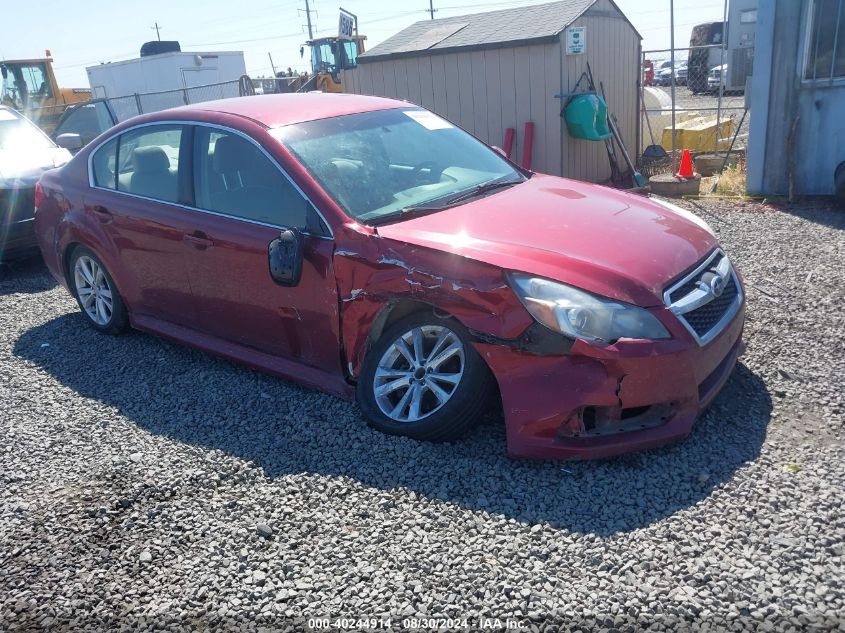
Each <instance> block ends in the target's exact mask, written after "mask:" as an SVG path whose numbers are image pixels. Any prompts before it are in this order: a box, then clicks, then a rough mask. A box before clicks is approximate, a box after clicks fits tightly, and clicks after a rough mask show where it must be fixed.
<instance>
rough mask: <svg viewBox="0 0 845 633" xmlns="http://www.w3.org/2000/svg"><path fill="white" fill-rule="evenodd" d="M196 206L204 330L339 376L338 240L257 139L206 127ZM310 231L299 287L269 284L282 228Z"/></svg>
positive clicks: (200, 136) (190, 257)
mask: <svg viewBox="0 0 845 633" xmlns="http://www.w3.org/2000/svg"><path fill="white" fill-rule="evenodd" d="M193 173H194V179H193V184H194V197H195V202H194V206H195V207H197V208H198V209H199V210H198V211H197V212H195V213H194V215H193V224H192V227H191V229H192V230H191V231H190V232H189V234H188V239H189V240H191V245H192V250H191V252H190V253H188V254H187V255H186V257H187V268H188V271H189V275H190V281H191V287H192V288H193V292H194V297H195V301H196V305H197V309H198V311H199V322H200V324H201V327H202V328H203V329H204V330H205V331H206V332H208V333H210V334H213V335H214V336H216V337H219V338H221V339H224V340H228V341H232V342H236V343H238V344H241V345H246V346H248V347H252V348H254V349H257V350H260V351H263V352H266V353H270V354H274V355H277V356H281V357H285V358H289V359H293V360H296V361H299V362H302V363H305V364H307V365H310V366H312V367H316V368H319V369H323V370H326V371H331V372H339V371H340V350H339V344H338V326H339V317H338V301H337V286H336V283H335V279H334V270H333V267H332V251H333V241H332V240H331V238H330V237H329V230H328V228H327V227H326V225H325V223H324V222H323V221H322V220H321V219H320V217H319V216H318V214H317V212H316V210H315V209H314V207H313V206H312V205H311V203H310V202H309V201H308V200H307V199H306V197H305V195H304V194H303V193H302V192H301V191H300V190H299V188H298V187H297V186H296V185H295V184H294V183H293V181H292V180H290V179H289V178H288V176H287V175H286V174H285V172H284V171H283V170H282V169H281V168H280V167H279V165H278V164H277V163H276V162H275V161H274V160H273V159H271V158H270V156H269V154H267V153H266V152H265V151H264V150H263V148H261V146H260V145H259V144H258V143H257V142H255V141H254V140H253V139H251V138H250V137H248V136H246V135H242V134H240V133H238V132H235V131H233V130H228V129H223V128H218V127H212V126H207V125H198V126H196V127H195V131H194V152H193ZM288 228H297V229H300V230H302V232H303V233H304V261H303V265H302V276H301V279H300V281H299V283H298V284H297V285H296V286H295V287H284V286H281V285H279V284H277V283H276V282H275V281H274V280H273V278H272V277H271V276H270V267H269V259H268V257H269V256H268V248H269V245H270V243H271V242H272V241H273V240H274V239H276V238H277V237H279V234H280V232H281V231H282V230H284V229H288Z"/></svg>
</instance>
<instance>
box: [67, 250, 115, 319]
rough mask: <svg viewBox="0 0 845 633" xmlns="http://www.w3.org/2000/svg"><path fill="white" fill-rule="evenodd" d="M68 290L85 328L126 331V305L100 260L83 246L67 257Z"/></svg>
mask: <svg viewBox="0 0 845 633" xmlns="http://www.w3.org/2000/svg"><path fill="white" fill-rule="evenodd" d="M68 271H69V273H70V275H69V277H70V279H69V281H70V284H69V285H70V287H71V290H72V291H73V296H74V298H75V299H76V303H77V304H78V305H79V309H80V310H81V311H82V315H83V316H84V317H85V320H86V321H87V323H88V325H90V326H91V327H93V328H94V329H95V330H97V331H99V332H103V333H105V334H120V333H121V332H125V331H126V330H127V329H128V328H129V317H128V315H127V312H126V305H125V304H124V303H123V299H122V298H121V296H120V293H119V292H118V291H117V285H116V284H115V283H114V279H113V278H112V276H111V275H110V274H109V271H108V270H107V269H106V267H105V265H104V264H103V262H102V261H100V258H99V257H97V256H96V255H95V254H94V253H93V252H92V251H91V250H89V249H87V248H85V247H84V246H78V247H76V249H75V250H74V251H73V253H72V254H71V256H70V262H69V266H68Z"/></svg>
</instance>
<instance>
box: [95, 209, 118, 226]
mask: <svg viewBox="0 0 845 633" xmlns="http://www.w3.org/2000/svg"><path fill="white" fill-rule="evenodd" d="M91 210H92V211H93V212H94V215H95V216H96V217H97V219H98V220H99V221H100V222H102V223H103V224H108V223H109V222H111V221H112V220H113V219H114V215H112V212H111V211H109V210H108V209H106V208H105V207H101V206H99V205H97V206H95V207H92V209H91Z"/></svg>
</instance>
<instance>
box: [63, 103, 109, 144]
mask: <svg viewBox="0 0 845 633" xmlns="http://www.w3.org/2000/svg"><path fill="white" fill-rule="evenodd" d="M116 124H117V119H116V117H115V115H114V112H112V110H111V108H110V107H109V105H108V102H107V101H106V100H104V99H98V100H95V101H88V102H86V103H82V104H80V105H77V106H72V107H70V108H68V109H67V110H65V113H64V114H62V118H61V119H59V123H58V125H56V129H55V130H53V140H54V141H56V140H58V138H59V137H60V136H61V135H62V134H78V135H79V140H80V142H81V144H82V145H81V146H80V148H81V147H82V146H83V145H87V144H88V143H90V142H91V141H93V140H94V139H95V138H97V137H98V136H99V135H100V134H102V133H103V132H105V131H106V130H108V129H109V128H111V127H114V126H115V125H116ZM77 151H79V148H74V149H72V150H71V152H72V153H74V154H75V153H76V152H77Z"/></svg>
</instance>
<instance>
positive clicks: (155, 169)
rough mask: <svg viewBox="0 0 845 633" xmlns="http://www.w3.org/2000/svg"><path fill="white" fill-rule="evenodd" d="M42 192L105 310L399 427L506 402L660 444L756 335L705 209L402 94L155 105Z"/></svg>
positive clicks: (561, 453)
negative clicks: (497, 144) (609, 178)
mask: <svg viewBox="0 0 845 633" xmlns="http://www.w3.org/2000/svg"><path fill="white" fill-rule="evenodd" d="M36 206H37V212H36V230H37V234H38V239H39V242H40V245H41V249H42V252H43V254H44V259H45V261H46V262H47V265H48V267H49V268H50V270H51V272H52V274H53V275H54V276H55V277H56V279H58V280H59V281H60V282H61V283H63V284H64V285H65V286H66V287H67V288H68V290H69V291H70V292H71V293H72V294H73V296H74V297H76V300H77V301H78V303H79V306H80V308H81V310H82V313H83V315H84V316H85V319H86V320H87V321H88V323H89V324H90V325H91V326H92V327H94V328H96V329H98V330H100V331H102V332H105V333H118V332H121V331H123V330H125V329H126V328H128V327H134V328H137V329H139V330H144V331H146V332H152V333H155V334H158V335H162V336H166V337H168V338H171V339H174V340H177V341H181V342H184V343H187V344H188V345H191V346H194V347H197V348H200V349H203V350H207V351H209V352H213V353H215V354H219V355H221V356H225V357H227V358H230V359H232V360H236V361H239V362H242V363H246V364H248V365H250V366H252V367H256V368H259V369H261V370H264V371H267V372H271V373H273V374H276V375H278V376H282V377H285V378H288V379H290V380H293V381H296V382H298V383H302V384H305V385H309V386H312V387H316V388H318V389H323V390H325V391H328V392H331V393H334V394H337V395H339V396H342V397H346V398H353V397H356V398H357V401H358V403H359V405H360V407H361V410H362V412H363V414H364V416H365V417H366V419H367V420H368V421H369V423H370V424H371V425H372V426H374V427H375V428H377V429H380V430H382V431H385V432H388V433H395V434H402V435H408V436H411V437H414V438H419V439H427V440H452V439H455V438H458V437H459V436H461V435H462V434H463V433H464V432H465V431H466V430H467V429H468V428H469V427H470V426H471V425H472V424H473V422H475V421H476V420H477V419H478V418H479V416H480V415H481V414H482V413H483V412H484V410H485V409H486V408H487V407H489V406H490V405H491V404H492V403H498V402H501V406H502V408H503V413H504V419H505V423H506V425H507V438H508V450H509V452H510V454H511V455H513V456H517V457H540V458H590V457H602V456H608V455H613V454H618V453H623V452H627V451H631V450H637V449H643V448H647V447H652V446H657V445H659V444H663V443H666V442H669V441H672V440H676V439H679V438H681V437H684V436H685V435H686V434H688V433H689V431H690V429H691V427H692V424H693V422H694V420H695V418H696V416H697V414H698V413H699V411H700V410H701V409H702V407H704V406H706V405H707V404H708V403H709V402H710V401H711V400H712V399H713V397H714V396H715V395H716V394H717V392H718V391H719V389H720V388H721V387H722V385H723V384H724V383H725V381H726V380H727V378H728V376H729V374H730V373H731V370H732V368H733V366H734V364H735V361H736V358H737V356H738V354H739V352H740V350H741V348H742V343H741V334H742V327H743V314H744V300H743V288H742V282H741V279H740V277H739V275H738V274H737V272H736V271H735V269H734V268H733V266H732V265H731V263H730V261H729V260H728V257H727V255H725V253H724V252H723V251H722V250H721V248H720V247H719V244H718V242H717V240H716V238H715V237H714V236H713V233H712V232H711V231H710V230H709V228H708V227H707V225H706V224H704V223H703V222H702V221H701V220H699V219H698V218H696V217H695V216H693V215H691V214H689V213H687V212H686V211H684V210H682V209H679V208H678V207H675V206H673V205H671V204H668V203H665V202H662V201H660V200H656V199H652V200H649V199H647V198H643V197H639V196H634V195H629V194H626V193H621V192H619V191H615V190H612V189H607V188H604V187H599V186H595V185H589V184H585V183H583V182H576V181H571V180H565V179H561V178H556V177H551V176H544V175H541V174H534V173H531V172H528V171H525V170H522V169H520V168H519V167H516V166H515V165H513V164H512V163H510V162H508V161H507V160H506V159H505V158H503V157H502V156H501V155H500V154H499V153H498V152H496V151H494V150H492V149H490V148H489V147H487V146H485V145H484V144H482V143H481V142H480V141H478V140H477V139H475V138H473V137H472V136H470V135H469V134H467V133H466V132H464V131H462V130H460V129H459V128H456V127H454V126H453V125H452V124H450V123H449V122H447V121H445V120H443V119H441V118H439V117H438V116H436V115H434V114H432V113H431V112H428V111H426V110H423V109H421V108H418V107H416V106H413V105H410V104H408V103H403V102H399V101H393V100H390V99H381V98H375V97H361V96H351V95H329V94H303V95H267V96H256V97H245V98H240V99H228V100H225V101H217V102H209V103H203V104H199V105H194V106H189V107H185V108H179V109H175V110H168V111H164V112H159V113H156V114H151V115H147V116H143V117H139V118H135V119H132V120H130V121H127V122H125V123H123V124H121V125H119V126H117V127H115V128H113V129H111V130H109V131H108V132H107V133H106V134H104V135H102V136H101V137H99V138H98V139H96V140H95V141H94V142H92V143H91V144H90V145H88V146H87V147H86V148H85V149H84V150H82V151H81V152H79V153H78V154H77V155H76V156H75V157H74V158H73V160H71V161H70V162H69V163H68V164H67V165H66V166H64V167H62V168H60V169H57V170H53V171H50V172H48V173H47V174H45V175H44V176H43V178H42V180H41V182H40V186H39V188H38V191H37V194H36ZM80 371H85V369H84V368H83V366H80ZM496 394H498V395H499V396H500V400H499V399H497V398H496V397H495V396H496Z"/></svg>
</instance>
